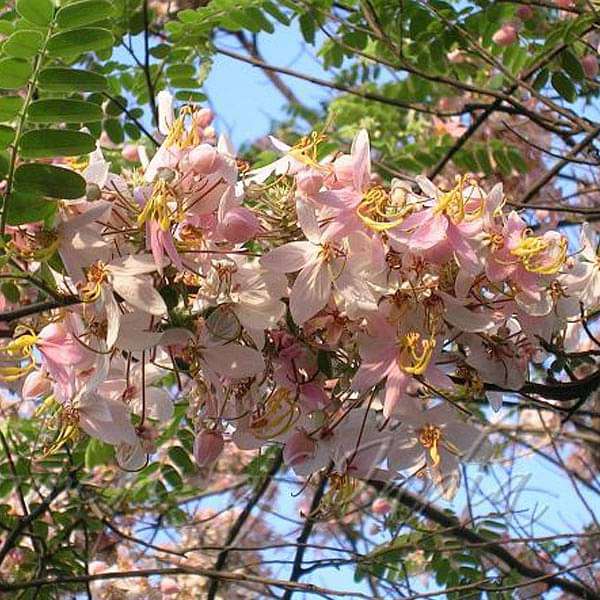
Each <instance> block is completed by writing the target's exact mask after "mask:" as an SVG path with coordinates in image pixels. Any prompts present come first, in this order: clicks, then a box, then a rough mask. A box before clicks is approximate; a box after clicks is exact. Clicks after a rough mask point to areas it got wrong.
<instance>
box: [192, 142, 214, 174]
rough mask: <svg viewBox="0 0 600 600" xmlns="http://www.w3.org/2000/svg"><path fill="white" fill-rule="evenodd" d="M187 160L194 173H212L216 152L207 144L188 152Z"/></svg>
mask: <svg viewBox="0 0 600 600" xmlns="http://www.w3.org/2000/svg"><path fill="white" fill-rule="evenodd" d="M188 160H189V164H190V166H191V167H192V169H193V170H194V171H195V172H196V173H202V174H208V173H212V172H213V171H214V170H215V167H216V162H217V150H216V148H214V147H213V146H210V145H209V144H200V145H199V146H196V147H195V148H194V149H192V150H191V151H190V154H189V158H188Z"/></svg>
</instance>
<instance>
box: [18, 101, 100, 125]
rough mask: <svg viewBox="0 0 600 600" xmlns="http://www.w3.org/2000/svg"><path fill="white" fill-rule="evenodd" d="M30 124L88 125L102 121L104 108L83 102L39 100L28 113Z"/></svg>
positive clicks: (30, 107)
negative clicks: (88, 123) (90, 122)
mask: <svg viewBox="0 0 600 600" xmlns="http://www.w3.org/2000/svg"><path fill="white" fill-rule="evenodd" d="M27 116H28V120H29V122H30V123H87V122H89V121H101V120H102V116H103V114H102V108H101V107H100V106H98V105H97V104H94V103H93V102H83V101H82V100H58V99H52V100H38V101H37V102H32V103H31V105H30V106H29V110H28V111H27Z"/></svg>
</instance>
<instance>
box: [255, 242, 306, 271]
mask: <svg viewBox="0 0 600 600" xmlns="http://www.w3.org/2000/svg"><path fill="white" fill-rule="evenodd" d="M317 252H318V247H317V246H315V245H314V244H311V243H310V242H290V243H289V244H284V245H283V246H279V248H275V250H271V252H269V253H268V254H267V255H265V256H263V257H262V258H261V259H260V264H261V265H262V266H263V267H264V268H265V269H269V270H270V271H275V272H277V273H293V272H294V271H299V270H300V269H302V268H303V267H305V266H306V264H307V263H308V262H310V260H311V259H313V258H314V257H315V255H316V254H317Z"/></svg>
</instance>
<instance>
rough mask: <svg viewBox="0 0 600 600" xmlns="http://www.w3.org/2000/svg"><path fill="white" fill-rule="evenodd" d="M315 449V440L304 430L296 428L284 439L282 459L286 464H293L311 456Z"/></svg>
mask: <svg viewBox="0 0 600 600" xmlns="http://www.w3.org/2000/svg"><path fill="white" fill-rule="evenodd" d="M316 451H317V444H316V442H315V441H314V440H313V439H312V438H310V437H309V436H308V435H307V434H306V433H305V432H304V431H302V430H298V431H296V432H295V433H293V434H292V435H291V436H290V437H289V438H288V439H287V441H286V443H285V447H284V450H283V460H284V461H285V464H286V465H290V466H292V467H293V466H294V465H295V464H297V463H301V462H304V461H305V460H308V459H309V458H312V457H313V456H314V455H315V453H316Z"/></svg>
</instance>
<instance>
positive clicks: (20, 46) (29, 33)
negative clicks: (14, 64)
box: [2, 29, 44, 58]
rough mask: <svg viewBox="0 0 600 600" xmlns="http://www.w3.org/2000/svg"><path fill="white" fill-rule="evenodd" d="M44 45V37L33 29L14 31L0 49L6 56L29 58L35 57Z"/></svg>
mask: <svg viewBox="0 0 600 600" xmlns="http://www.w3.org/2000/svg"><path fill="white" fill-rule="evenodd" d="M43 43H44V36H43V35H42V34H41V33H40V32H39V31H35V30H33V29H20V30H19V31H15V32H14V33H13V34H12V35H11V36H10V37H9V38H8V39H7V40H6V42H4V46H3V47H2V49H3V50H4V53H5V54H7V55H8V56H14V57H15V58H31V57H32V56H35V55H36V54H37V53H38V52H39V49H40V48H41V47H42V44H43Z"/></svg>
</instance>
